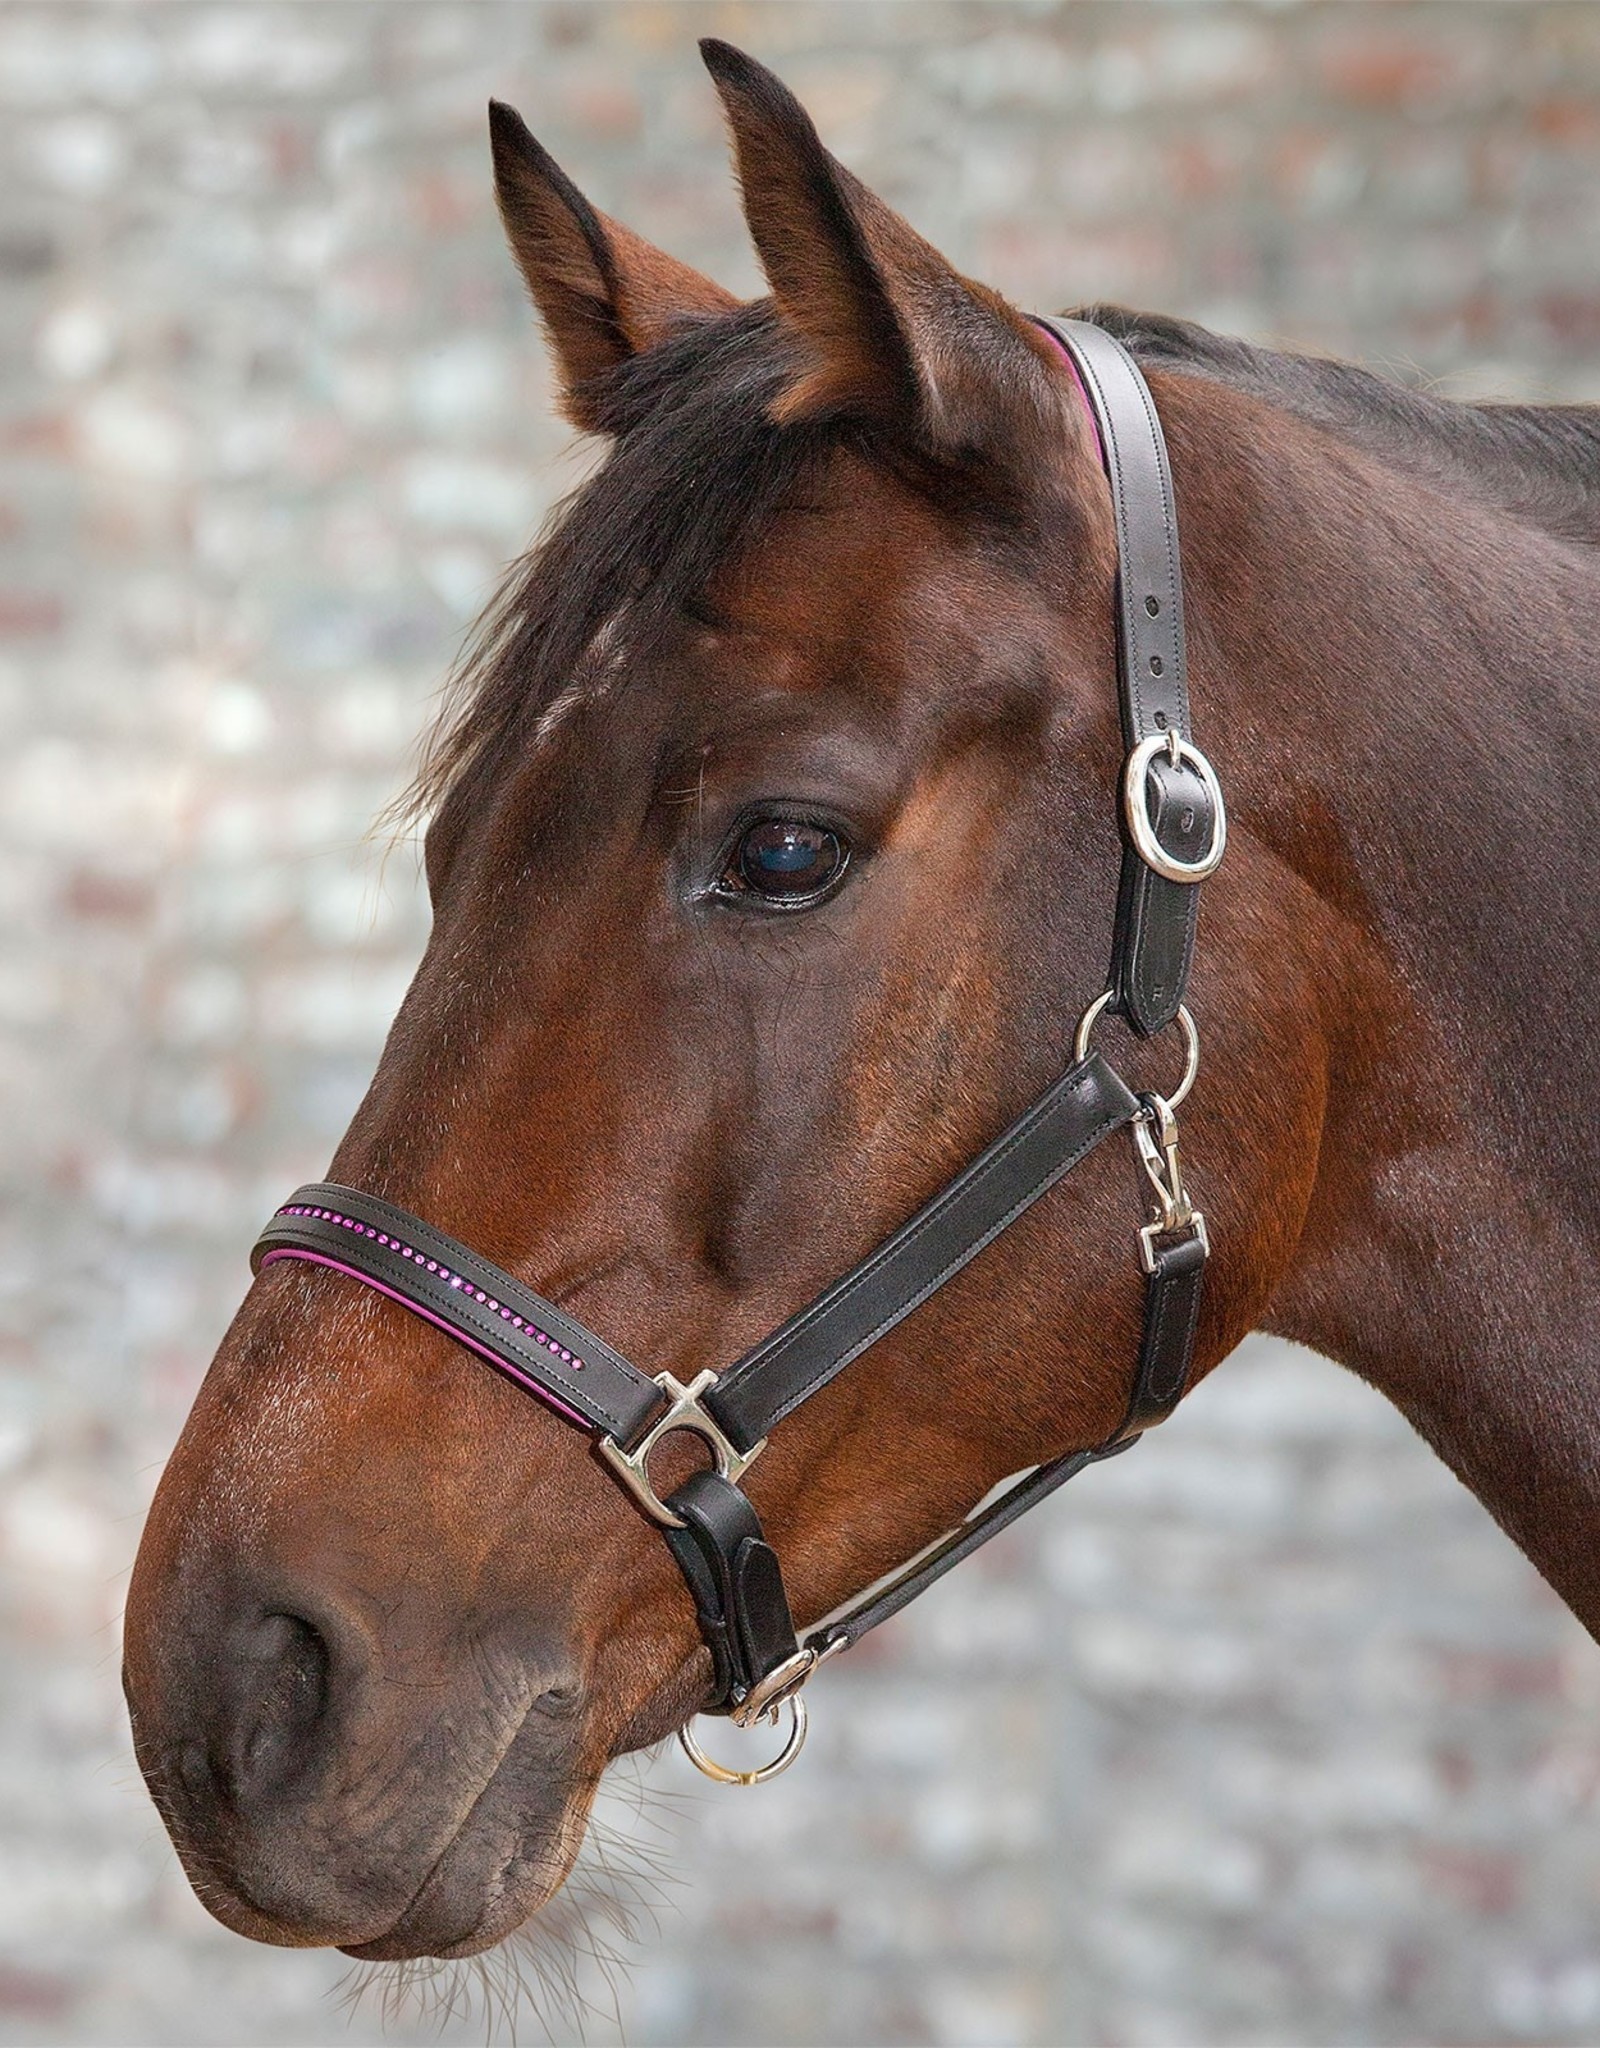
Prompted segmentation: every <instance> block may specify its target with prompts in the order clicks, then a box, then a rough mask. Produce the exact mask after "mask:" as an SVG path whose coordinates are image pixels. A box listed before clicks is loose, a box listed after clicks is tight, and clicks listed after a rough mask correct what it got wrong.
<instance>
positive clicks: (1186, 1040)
mask: <svg viewBox="0 0 1600 2048" xmlns="http://www.w3.org/2000/svg"><path fill="white" fill-rule="evenodd" d="M1115 993H1116V991H1115V990H1114V989H1109V988H1108V989H1107V990H1106V992H1105V994H1104V995H1103V996H1096V997H1095V999H1094V1001H1093V1002H1092V1003H1091V1004H1090V1005H1089V1007H1088V1009H1087V1010H1085V1011H1084V1013H1083V1015H1082V1016H1081V1017H1080V1018H1079V1019H1078V1029H1077V1032H1076V1034H1075V1035H1074V1037H1073V1041H1072V1057H1073V1058H1074V1059H1075V1060H1085V1059H1087V1058H1088V1057H1089V1040H1090V1038H1091V1037H1092V1036H1093V1035H1094V1027H1095V1026H1096V1024H1098V1023H1099V1021H1100V1016H1101V1012H1102V1011H1103V1010H1104V1009H1105V1007H1106V1005H1107V1003H1109V1002H1110V1001H1111V999H1112V997H1113V996H1114V995H1115ZM1178 1023H1179V1024H1180V1025H1181V1026H1182V1027H1183V1049H1184V1062H1183V1079H1182V1080H1181V1081H1180V1082H1179V1083H1178V1085H1177V1087H1176V1088H1175V1089H1174V1090H1173V1092H1172V1093H1171V1094H1170V1095H1169V1096H1167V1097H1166V1098H1165V1100H1166V1105H1167V1107H1168V1109H1176V1108H1177V1107H1178V1106H1179V1104H1180V1103H1181V1102H1182V1101H1183V1100H1184V1098H1185V1096H1187V1094H1188V1093H1189V1090H1190V1089H1191V1088H1192V1087H1193V1086H1194V1077H1195V1075H1196V1074H1198V1073H1199V1071H1200V1033H1199V1032H1198V1031H1197V1030H1196V1029H1195V1021H1194V1019H1193V1017H1191V1016H1190V1015H1189V1011H1188V1006H1187V1005H1186V1004H1184V1003H1180V1004H1179V1005H1178Z"/></svg>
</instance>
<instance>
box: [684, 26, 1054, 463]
mask: <svg viewBox="0 0 1600 2048" xmlns="http://www.w3.org/2000/svg"><path fill="white" fill-rule="evenodd" d="M700 53H701V55H702V56H703V57H704V59H705V62H706V68H707V69H708V70H709V71H710V73H711V76H712V78H713V79H714V80H715V81H716V86H717V90H718V92H719V93H720V94H721V96H722V103H723V107H724V109H725V110H726V113H727V117H728V125H729V127H730V128H731V129H732V131H733V147H734V155H735V158H736V161H737V163H738V167H739V182H740V184H741V186H742V187H743V191H744V209H745V216H746V218H747V220H748V221H749V224H750V233H751V235H752V237H753V239H754V241H755V245H756V250H757V252H758V254H759V255H760V257H761V262H762V267H763V268H764V270H765V271H766V274H767V279H768V282H769V283H770V284H771V286H772V291H773V296H774V298H775V299H776V301H777V304H778V308H779V310H780V312H781V313H782V314H783V316H784V318H785V320H786V321H787V322H788V323H789V325H790V326H791V327H792V328H794V329H795V330H797V331H798V333H799V334H800V335H801V336H802V337H803V340H804V342H805V344H806V346H805V349H804V352H803V366H802V368H801V369H800V371H799V372H798V374H797V376H796V378H795V380H794V382H793V383H792V384H791V385H790V386H789V387H788V389H787V390H786V391H785V392H784V394H783V395H782V397H781V398H780V399H779V401H778V404H777V406H776V407H775V411H776V413H777V415H778V417H780V418H781V419H784V420H802V419H820V418H825V417H829V416H832V417H855V418H858V419H863V420H866V421H869V422H872V423H874V424H876V425H879V426H882V427H886V428H889V429H891V430H894V431H899V432H901V433H905V434H910V435H912V436H914V437H915V438H916V439H917V440H918V441H919V442H920V443H921V444H922V445H923V446H925V447H929V448H931V449H933V450H934V451H935V452H937V453H939V454H941V455H943V456H945V457H947V458H954V459H960V458H961V457H962V456H965V455H971V456H981V457H987V458H989V459H994V458H996V457H1000V458H1004V457H1005V456H1006V455H1007V454H1008V453H1013V452H1016V453H1020V452H1021V449H1022V447H1024V446H1025V447H1027V448H1028V449H1030V450H1031V449H1032V448H1033V447H1034V446H1036V443H1037V437H1038V434H1039V432H1040V429H1041V428H1042V427H1043V426H1045V425H1046V424H1047V423H1048V424H1051V425H1054V426H1055V427H1056V429H1057V431H1059V430H1060V428H1059V423H1060V420H1061V418H1062V415H1063V411H1064V406H1063V399H1062V392H1063V381H1062V378H1061V375H1060V371H1059V366H1058V364H1057V363H1056V362H1055V361H1054V360H1053V352H1052V344H1051V343H1050V342H1049V341H1048V340H1047V339H1046V338H1045V336H1044V335H1043V334H1042V333H1041V332H1040V330H1039V329H1038V328H1037V327H1035V326H1034V324H1033V322H1032V321H1030V320H1029V319H1027V318H1026V316H1025V315H1023V314H1021V313H1019V312H1018V311H1017V310H1016V309H1015V307H1013V306H1010V305H1008V304H1007V302H1006V301H1005V300H1004V299H1003V298H1002V297H1001V296H1000V294H999V293H998V292H995V291H991V290H990V289H989V288H988V286H986V285H981V284H975V283H974V282H972V280H971V279H969V278H965V277H962V276H961V275H960V273H959V272H958V271H956V270H955V269H954V268H953V267H952V266H951V265H950V264H949V263H948V262H947V261H946V260H945V258H944V257H943V256H941V255H940V253H939V251H938V250H937V249H935V248H934V247H933V246H932V244H931V243H929V242H926V241H924V240H923V238H922V237H921V235H919V234H918V233H917V232H916V230H915V229H914V228H912V227H910V226H909V225H908V224H907V223H906V222H905V221H903V220H902V219H901V218H900V216H899V215H898V214H897V213H895V212H894V211H893V210H892V208H890V207H888V206H886V205H885V204H884V202H883V201H882V200H881V199H879V198H878V197H877V195H876V194H875V193H873V192H869V191H868V189H867V188H866V186H865V185H863V184H862V183H861V181H860V179H859V178H857V177H855V176H854V175H853V174H852V173H851V172H849V171H847V170H846V169H845V167H844V166H843V164H841V163H839V162H838V161H837V160H836V159H835V158H834V157H833V156H831V155H830V154H829V152H828V151H827V150H826V149H825V148H824V147H823V145H822V141H821V139H820V137H819V136H818V134H817V131H816V129H815V128H814V127H813V126H812V123H811V119H810V116H809V115H808V114H807V113H806V111H805V109H804V108H803V107H802V106H801V104H800V102H799V101H798V100H797V99H796V98H795V96H794V94H793V93H791V92H790V91H789V89H788V87H787V86H786V85H784V84H783V83H782V81H781V80H779V79H777V78H775V77H774V76H773V74H772V73H771V72H770V71H768V70H767V69H765V67H764V66H762V65H760V64H757V63H756V62H755V61H754V60H753V59H752V58H750V57H747V56H745V55H744V53H743V52H742V51H740V50H736V49H734V48H733V47H732V46H731V45H730V44H728V43H722V42H717V41H715V40H714V39H712V38H709V37H708V38H707V39H706V40H705V41H704V42H702V43H701V45H700Z"/></svg>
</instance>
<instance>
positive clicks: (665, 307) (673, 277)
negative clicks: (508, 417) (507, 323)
mask: <svg viewBox="0 0 1600 2048" xmlns="http://www.w3.org/2000/svg"><path fill="white" fill-rule="evenodd" d="M489 138H490V142H491V145H492V147H493V150H494V189H495V198H496V199H497V200H498V202H499V206H500V218H501V219H502V220H503V221H504V222H505V229H506V237H507V239H508V241H509V242H510V244H511V253H512V255H513V256H515V257H516V259H517V266H518V268H519V269H520V270H521V272H522V275H523V278H524V280H525V282H526V284H527V287H528V292H529V295H530V296H531V298H532V300H533V303H534V305H535V306H536V307H537V308H538V311H539V317H540V319H541V320H542V322H543V323H544V329H545V333H546V334H547V335H548V337H549V340H550V346H551V348H552V349H553V350H554V351H555V356H556V361H557V363H558V365H559V366H560V371H561V383H562V408H563V410H564V411H565V413H566V415H567V417H568V419H570V420H571V421H572V423H573V425H574V426H577V427H583V428H592V427H594V426H595V425H596V423H597V422H596V418H595V413H594V407H593V401H592V397H591V392H592V380H593V379H594V378H596V377H598V376H600V375H601V374H602V373H603V372H604V371H606V370H610V369H614V368H615V367H616V365H617V364H618V363H621V362H624V361H626V359H627V358H628V357H629V356H632V355H638V354H640V353H642V352H643V351H644V350H645V349H647V348H650V347H653V346H654V344H655V343H656V342H658V341H664V340H665V339H666V338H667V336H668V335H669V334H670V333H671V332H672V331H673V329H674V327H675V326H676V325H677V324H678V323H679V322H680V321H682V320H684V319H686V318H692V317H694V316H696V315H705V314H715V313H726V312H728V311H729V310H730V309H731V308H732V307H734V306H736V305H737V304H738V303H739V302H738V300H737V299H735V298H734V297H733V295H732V294H731V293H730V292H725V291H724V290H723V289H722V287H721V285H718V284H713V283H712V281H711V279H710V278H709V277H702V276H701V274H700V272H699V271H698V270H691V269H690V268H689V266H688V264H686V263H680V262H678V260H677V258H676V257H673V256H668V255H667V254H666V253H665V252H664V251H663V250H660V249H657V248H654V247H653V246H652V245H651V244H650V243H649V242H647V241H645V240H644V239H643V237H642V236H639V235H636V234H634V233H633V232H632V230H631V229H629V228H625V227H623V226H622V225H621V223H620V222H618V221H614V220H608V219H607V218H606V216H605V215H604V214H603V213H598V212H596V210H595V208H594V207H592V206H591V205H590V204H589V202H588V200H587V199H585V198H584V196H583V194H582V193H581V192H580V191H579V190H578V188H577V186H576V185H574V184H573V182H572V180H571V179H570V178H569V177H568V176H567V175H566V173H565V172H564V171H563V170H562V169H561V167H560V166H559V165H558V164H557V163H556V161H555V159H554V158H553V157H552V156H551V154H550V152H549V151H548V150H547V149H545V148H544V147H543V145H542V144H540V143H538V142H536V141H535V140H534V138H533V137H532V135H530V134H529V132H528V128H527V125H526V123H525V122H524V121H523V119H522V116H521V115H520V114H518V113H517V112H516V111H515V110H514V109H513V108H511V107H507V106H503V105H502V104H501V102H500V101H499V100H491V101H490V102H489Z"/></svg>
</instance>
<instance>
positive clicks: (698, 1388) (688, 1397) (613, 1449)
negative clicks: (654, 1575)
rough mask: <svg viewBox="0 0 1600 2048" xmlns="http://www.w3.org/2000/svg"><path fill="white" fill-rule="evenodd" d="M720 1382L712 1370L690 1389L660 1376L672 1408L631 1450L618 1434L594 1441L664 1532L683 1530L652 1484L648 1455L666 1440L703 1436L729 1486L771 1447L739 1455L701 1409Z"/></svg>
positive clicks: (697, 1378) (760, 1445)
mask: <svg viewBox="0 0 1600 2048" xmlns="http://www.w3.org/2000/svg"><path fill="white" fill-rule="evenodd" d="M716 1384H717V1375H716V1374H715V1373H714V1372H713V1371H712V1370H711V1368H710V1367H709V1366H707V1367H706V1369H705V1371H704V1372H701V1373H696V1375H695V1377H694V1378H693V1379H692V1380H691V1381H690V1382H689V1384H688V1386H685V1385H684V1384H683V1382H682V1381H681V1380H676V1379H674V1378H673V1376H672V1374H671V1373H670V1372H661V1373H657V1374H656V1385H657V1386H658V1387H659V1388H660V1389H661V1391H662V1393H663V1394H665V1395H666V1397H667V1399H668V1401H669V1402H670V1403H671V1404H672V1405H671V1406H670V1407H669V1408H668V1409H667V1412H666V1414H665V1415H663V1416H662V1418H661V1420H660V1421H659V1422H653V1423H652V1424H651V1425H650V1427H649V1429H648V1430H646V1432H645V1434H644V1435H643V1436H642V1437H641V1438H640V1440H639V1441H638V1443H636V1444H635V1445H634V1446H633V1448H632V1449H631V1450H628V1449H625V1448H624V1447H623V1445H621V1444H619V1443H618V1442H617V1440H616V1438H615V1437H614V1436H602V1437H599V1438H597V1439H596V1442H595V1449H596V1450H597V1451H598V1452H599V1453H600V1455H601V1457H602V1458H604V1460H605V1461H606V1463H607V1464H608V1465H609V1466H610V1467H611V1469H612V1471H613V1472H615V1473H616V1475H617V1477H618V1478H619V1479H620V1480H621V1481H622V1483H623V1485H624V1486H625V1487H626V1488H627V1489H628V1491H629V1493H631V1494H632V1495H633V1497H634V1499H635V1500H636V1501H637V1502H638V1503H639V1505H640V1507H642V1508H643V1509H644V1511H645V1513H646V1514H647V1515H649V1516H650V1517H651V1518H652V1520H654V1521H657V1522H659V1523H660V1524H661V1526H662V1527H663V1528H664V1529H681V1528H682V1527H683V1517H682V1515H675V1514H674V1513H673V1512H672V1510H671V1508H669V1507H668V1506H667V1504H666V1502H665V1501H664V1500H663V1499H662V1498H661V1496H660V1495H659V1494H658V1493H657V1492H656V1490H655V1488H654V1486H652V1485H651V1483H650V1471H649V1458H650V1453H651V1452H652V1451H653V1450H654V1449H655V1447H656V1445H657V1444H658V1443H660V1441H661V1439H662V1438H663V1437H664V1436H671V1435H672V1433H673V1431H674V1430H683V1431H685V1432H686V1433H687V1434H688V1435H690V1436H697V1437H699V1439H700V1441H701V1442H702V1443H704V1444H707V1445H709V1447H710V1450H711V1455H712V1457H713V1458H714V1459H715V1460H716V1470H717V1474H718V1477H719V1478H722V1479H726V1480H727V1482H728V1484H729V1485H730V1486H737V1485H738V1483H739V1481H740V1480H741V1479H742V1478H743V1477H744V1475H745V1473H746V1472H748V1471H749V1469H750V1467H751V1466H752V1465H753V1464H754V1463H755V1461H756V1459H757V1458H759V1457H760V1455H761V1453H762V1452H763V1451H764V1450H765V1449H766V1447H767V1440H766V1438H765V1437H763V1438H762V1439H761V1441H760V1443H758V1444H752V1445H751V1446H750V1448H749V1450H747V1451H740V1450H738V1449H736V1448H735V1447H734V1445H732V1444H731V1443H729V1441H728V1439H727V1437H726V1436H725V1435H724V1434H723V1432H722V1430H721V1429H720V1428H719V1427H718V1425H717V1422H716V1418H715V1417H714V1416H712V1415H710V1414H708V1413H707V1411H706V1410H705V1409H704V1408H702V1407H701V1405H700V1397H701V1395H702V1394H705V1393H709V1392H710V1390H711V1388H713V1387H714V1386H715V1385H716Z"/></svg>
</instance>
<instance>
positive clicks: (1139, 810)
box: [1122, 731, 1228, 882]
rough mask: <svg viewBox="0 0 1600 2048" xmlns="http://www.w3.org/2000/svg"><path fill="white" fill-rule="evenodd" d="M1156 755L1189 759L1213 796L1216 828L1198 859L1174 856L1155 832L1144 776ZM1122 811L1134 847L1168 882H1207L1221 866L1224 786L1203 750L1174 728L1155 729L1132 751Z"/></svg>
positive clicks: (1225, 832) (1225, 818) (1124, 776)
mask: <svg viewBox="0 0 1600 2048" xmlns="http://www.w3.org/2000/svg"><path fill="white" fill-rule="evenodd" d="M1157 754H1166V755H1168V756H1170V758H1171V759H1172V760H1173V762H1174V763H1176V762H1178V761H1187V762H1188V763H1189V766H1190V767H1191V768H1192V769H1193V770H1194V771H1195V773H1196V774H1197V775H1198V776H1199V778H1200V780H1201V781H1202V782H1203V783H1204V784H1205V787H1206V795H1207V796H1208V797H1210V799H1211V814H1212V816H1213V817H1214V818H1215V820H1216V824H1215V825H1214V827H1213V828H1212V834H1211V844H1210V846H1209V847H1208V849H1207V850H1206V851H1205V852H1204V853H1203V854H1202V855H1201V856H1200V858H1199V859H1198V860H1175V859H1174V858H1173V856H1172V855H1171V854H1170V853H1168V852H1167V850H1166V848H1165V847H1164V846H1163V845H1162V844H1161V841H1160V840H1159V839H1158V838H1157V837H1156V835H1155V828H1154V827H1153V826H1152V825H1151V823H1150V807H1149V805H1148V804H1147V803H1146V801H1145V778H1146V777H1147V776H1148V775H1149V773H1150V763H1151V762H1152V761H1153V760H1154V759H1155V758H1156V756H1157ZM1122 811H1123V816H1124V817H1125V818H1126V819H1127V821H1128V832H1129V835H1130V837H1131V838H1132V840H1133V846H1134V851H1135V852H1136V853H1137V854H1138V856H1139V858H1140V859H1141V860H1142V861H1143V862H1144V864H1145V866H1146V867H1147V868H1153V869H1154V870H1155V872H1156V873H1157V874H1158V875H1164V876H1165V877H1166V878H1167V880H1168V881H1169V882H1203V881H1204V880H1205V878H1206V876H1207V875H1209V874H1214V873H1215V872H1216V870H1217V868H1218V867H1220V866H1221V864H1222V854H1223V849H1224V848H1225V847H1226V846H1227V843H1228V813H1227V810H1226V809H1225V807H1224V805H1223V801H1222V785H1221V783H1219V782H1218V780H1217V776H1216V770H1215V769H1214V768H1213V767H1212V765H1211V763H1210V762H1209V761H1208V760H1207V759H1206V757H1205V755H1204V754H1202V753H1201V751H1200V749H1199V748H1198V747H1192V746H1190V744H1189V742H1188V741H1187V740H1185V739H1180V738H1179V737H1178V735H1177V734H1176V733H1175V732H1171V731H1168V732H1153V733H1151V735H1150V737H1149V738H1148V739H1143V740H1141V741H1140V742H1139V744H1138V745H1137V746H1136V747H1135V748H1134V750H1133V752H1132V753H1131V754H1130V755H1129V756H1128V762H1127V766H1126V767H1125V768H1124V769H1123V771H1122Z"/></svg>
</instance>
